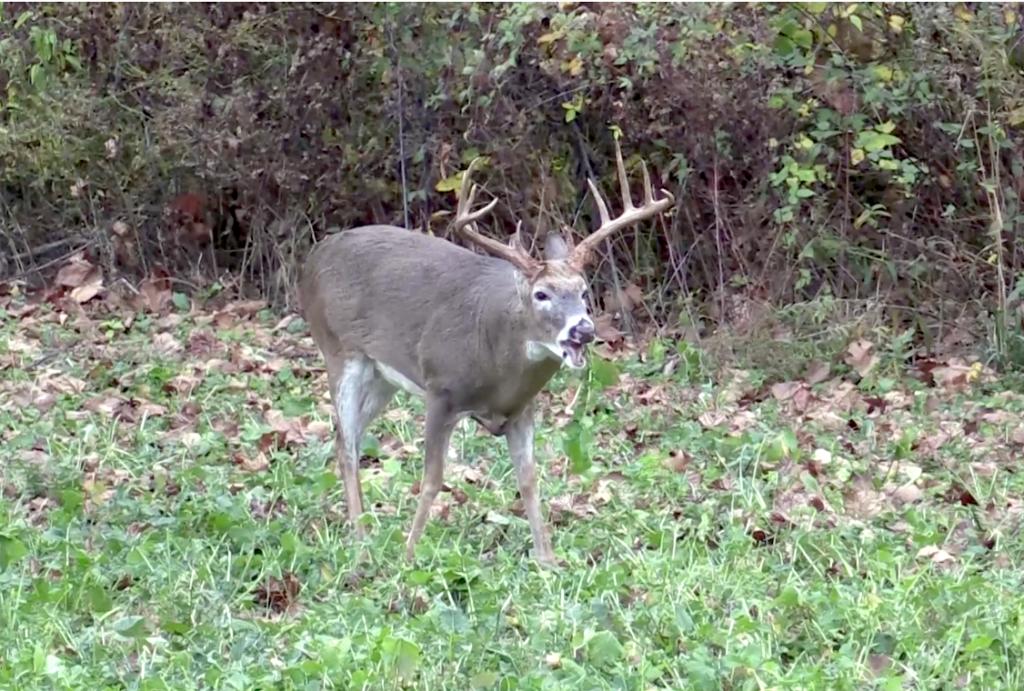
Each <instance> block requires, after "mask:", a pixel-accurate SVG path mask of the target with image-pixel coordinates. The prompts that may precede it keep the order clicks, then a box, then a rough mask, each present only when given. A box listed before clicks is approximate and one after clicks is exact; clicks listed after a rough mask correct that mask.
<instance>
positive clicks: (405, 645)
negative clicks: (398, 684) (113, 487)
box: [388, 638, 420, 681]
mask: <svg viewBox="0 0 1024 691" xmlns="http://www.w3.org/2000/svg"><path fill="white" fill-rule="evenodd" d="M390 642H391V644H392V645H391V646H388V647H390V648H391V651H390V653H391V654H390V657H391V661H392V664H393V665H394V667H395V671H396V672H397V673H398V676H399V677H400V678H401V679H403V680H406V681H408V680H410V679H412V677H413V676H414V675H415V674H416V670H417V669H419V666H420V647H419V646H418V645H416V644H415V643H413V642H412V641H407V640H405V639H404V638H393V639H391V641H390Z"/></svg>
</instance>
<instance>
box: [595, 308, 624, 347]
mask: <svg viewBox="0 0 1024 691" xmlns="http://www.w3.org/2000/svg"><path fill="white" fill-rule="evenodd" d="M594 330H595V334H596V336H597V338H598V340H601V341H604V342H605V343H607V344H609V345H615V344H617V343H621V342H622V341H623V339H624V338H625V334H623V333H622V332H621V331H619V329H618V328H617V327H616V326H615V323H614V318H613V317H612V315H611V314H609V313H607V312H605V313H603V314H601V315H598V317H597V319H595V320H594Z"/></svg>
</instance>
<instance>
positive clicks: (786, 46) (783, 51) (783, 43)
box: [772, 36, 795, 55]
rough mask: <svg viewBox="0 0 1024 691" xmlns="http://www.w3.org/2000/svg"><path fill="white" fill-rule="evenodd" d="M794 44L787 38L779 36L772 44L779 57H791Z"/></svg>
mask: <svg viewBox="0 0 1024 691" xmlns="http://www.w3.org/2000/svg"><path fill="white" fill-rule="evenodd" d="M794 47H795V46H794V45H793V42H792V41H791V40H789V39H788V38H786V37H785V36H778V37H776V39H775V43H773V44H772V50H774V51H775V52H776V53H778V54H779V55H789V54H791V53H792V52H793V49H794Z"/></svg>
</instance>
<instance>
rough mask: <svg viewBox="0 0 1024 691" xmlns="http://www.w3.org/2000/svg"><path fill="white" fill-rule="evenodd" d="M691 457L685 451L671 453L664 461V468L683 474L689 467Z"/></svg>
mask: <svg viewBox="0 0 1024 691" xmlns="http://www.w3.org/2000/svg"><path fill="white" fill-rule="evenodd" d="M692 461H693V456H691V455H690V454H688V453H687V452H685V451H671V452H669V455H668V458H666V459H665V460H664V466H665V467H666V468H668V469H669V470H672V471H675V472H677V473H682V472H685V471H686V469H687V468H689V467H690V463H691V462H692Z"/></svg>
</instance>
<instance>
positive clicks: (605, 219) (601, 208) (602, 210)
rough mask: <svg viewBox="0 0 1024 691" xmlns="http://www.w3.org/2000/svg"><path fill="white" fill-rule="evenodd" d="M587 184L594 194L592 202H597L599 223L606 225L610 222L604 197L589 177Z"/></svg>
mask: <svg viewBox="0 0 1024 691" xmlns="http://www.w3.org/2000/svg"><path fill="white" fill-rule="evenodd" d="M587 184H588V185H590V192H591V194H593V195H594V202H595V203H596V204H597V213H598V214H600V215H601V225H602V226H604V225H607V224H609V223H611V222H612V218H611V216H609V215H608V204H607V203H605V201H604V197H602V196H601V192H600V190H598V189H597V185H595V184H594V181H593V180H592V179H591V178H587Z"/></svg>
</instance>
